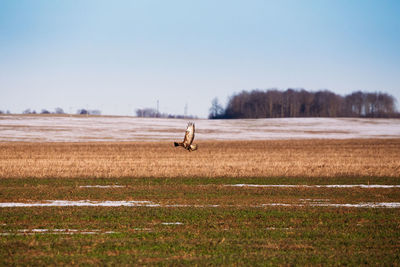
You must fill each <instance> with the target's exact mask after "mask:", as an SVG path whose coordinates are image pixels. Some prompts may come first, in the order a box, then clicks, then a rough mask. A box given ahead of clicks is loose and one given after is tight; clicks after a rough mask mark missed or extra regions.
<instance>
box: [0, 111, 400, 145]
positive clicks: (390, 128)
mask: <svg viewBox="0 0 400 267" xmlns="http://www.w3.org/2000/svg"><path fill="white" fill-rule="evenodd" d="M193 121H194V122H195V124H196V140H277V139H313V138H318V139H349V138H399V137H400V119H371V118H283V119H282V118H277V119H240V120H206V119H197V120H193ZM186 124H187V121H186V120H182V119H160V118H136V117H117V116H99V117H91V116H89V117H70V116H40V115H34V116H27V115H0V141H2V142H8V141H24V142H25V141H26V142H88V141H143V140H147V141H153V140H162V141H172V140H180V139H181V138H182V137H183V133H184V131H185V129H186ZM44 131H45V133H46V134H43V132H44Z"/></svg>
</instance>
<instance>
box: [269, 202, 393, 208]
mask: <svg viewBox="0 0 400 267" xmlns="http://www.w3.org/2000/svg"><path fill="white" fill-rule="evenodd" d="M261 206H262V207H265V206H284V207H305V206H312V207H335V208H392V209H394V208H400V202H365V203H356V204H348V203H318V202H316V203H309V204H288V203H267V204H262V205H261Z"/></svg>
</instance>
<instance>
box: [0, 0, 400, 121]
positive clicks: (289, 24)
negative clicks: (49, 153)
mask: <svg viewBox="0 0 400 267" xmlns="http://www.w3.org/2000/svg"><path fill="white" fill-rule="evenodd" d="M399 14H400V1H397V0H394V1H389V0H381V1H378V0H376V1H370V0H332V1H328V0H326V1H321V0H315V1H312V0H304V1H301V0H293V1H289V0H283V1H267V0H264V1H255V0H254V1H253V0H249V1H244V0H243V1H234V0H230V1H221V0H220V1H207V0H206V1H184V0H182V1H171V0H170V1H163V0H160V1H154V0H142V1H133V0H130V1H99V0H92V1H89V0H79V1H78V0H48V1H44V0H42V1H40V0H35V1H33V0H25V1H24V0H17V1H16V0H0V110H7V109H8V110H10V111H11V112H15V113H17V112H18V113H19V112H22V111H23V110H24V109H26V108H31V109H36V110H37V111H40V110H41V109H42V108H46V109H49V110H53V109H54V108H55V107H62V108H63V109H64V110H65V111H66V112H70V111H72V112H75V111H76V110H77V109H78V108H86V107H88V108H89V109H100V110H101V111H102V112H103V114H121V115H133V114H134V110H135V109H136V108H142V107H156V103H157V100H159V103H160V111H161V112H167V113H173V114H183V112H184V106H185V104H186V103H187V104H188V113H189V114H193V115H197V116H200V117H206V116H207V114H208V109H209V107H210V105H211V100H212V99H213V98H214V97H218V98H219V99H220V101H221V102H222V103H223V104H225V103H226V101H227V98H228V97H229V96H230V95H232V94H233V93H236V92H240V91H241V90H251V89H255V88H260V89H267V88H278V89H287V88H289V87H290V88H305V89H308V90H319V89H328V90H331V91H334V92H336V93H339V94H342V95H343V94H348V93H350V92H352V91H356V90H363V91H370V92H375V91H384V92H388V93H390V94H392V95H394V96H395V97H396V98H397V99H399V100H400V15H399Z"/></svg>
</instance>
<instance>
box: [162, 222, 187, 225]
mask: <svg viewBox="0 0 400 267" xmlns="http://www.w3.org/2000/svg"><path fill="white" fill-rule="evenodd" d="M161 224H162V225H181V224H183V223H181V222H162V223H161Z"/></svg>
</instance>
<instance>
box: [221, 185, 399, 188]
mask: <svg viewBox="0 0 400 267" xmlns="http://www.w3.org/2000/svg"><path fill="white" fill-rule="evenodd" d="M224 186H233V187H272V188H273V187H282V188H285V187H286V188H291V187H307V188H308V187H309V188H313V187H315V188H400V185H379V184H370V185H367V184H329V185H291V184H226V185H224Z"/></svg>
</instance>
